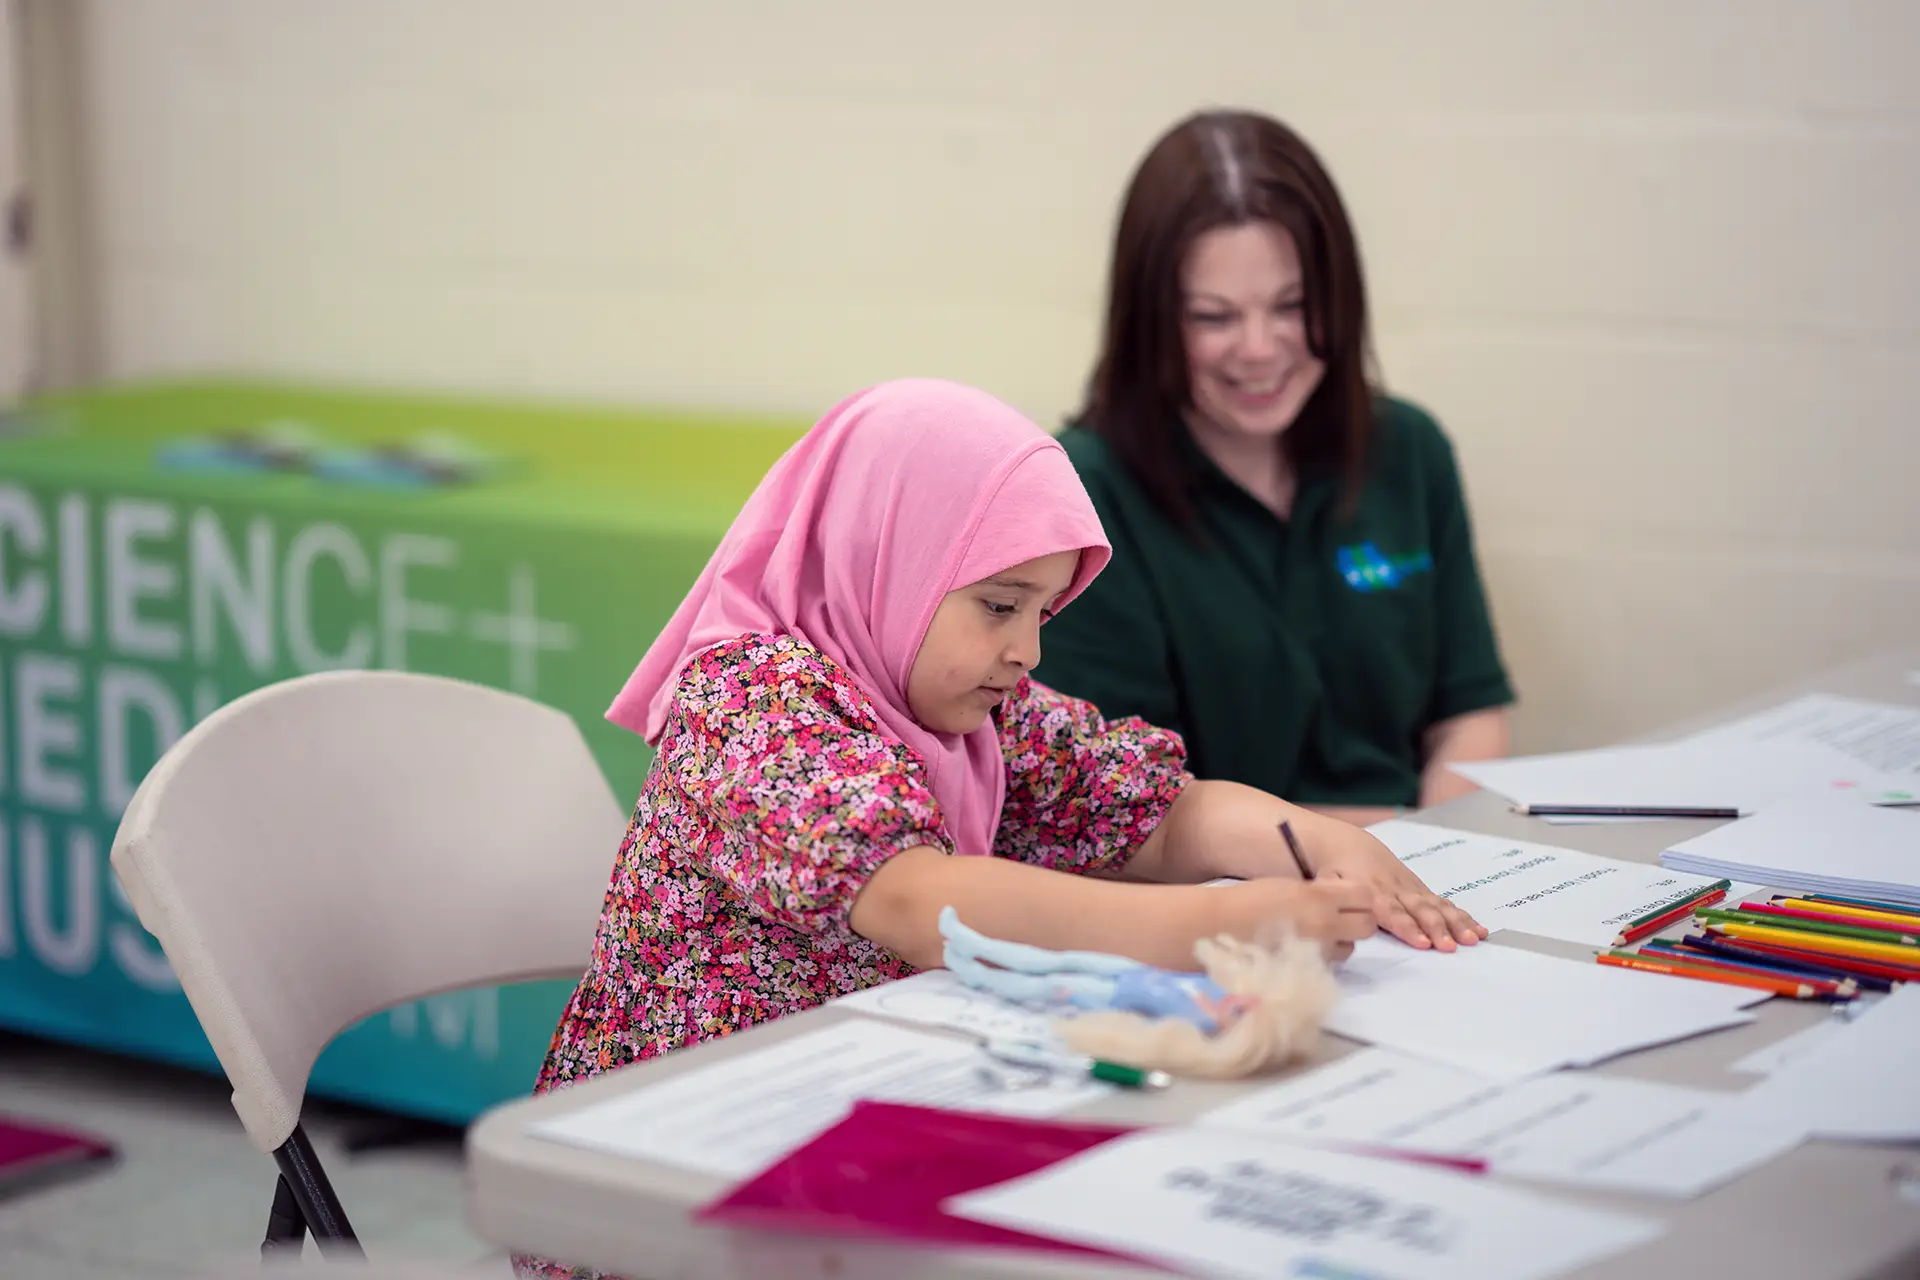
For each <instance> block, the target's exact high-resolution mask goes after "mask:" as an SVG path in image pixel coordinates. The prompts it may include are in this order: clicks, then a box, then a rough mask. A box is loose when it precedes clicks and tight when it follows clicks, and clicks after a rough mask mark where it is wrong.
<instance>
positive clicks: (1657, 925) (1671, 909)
mask: <svg viewBox="0 0 1920 1280" xmlns="http://www.w3.org/2000/svg"><path fill="white" fill-rule="evenodd" d="M1726 896H1727V882H1726V881H1724V880H1723V881H1721V882H1720V883H1719V884H1718V885H1715V886H1713V887H1711V888H1710V889H1708V890H1707V891H1706V892H1705V893H1702V894H1701V895H1700V896H1699V897H1697V898H1688V899H1687V900H1686V901H1684V902H1677V903H1669V904H1668V905H1666V906H1664V907H1662V908H1660V909H1659V910H1658V911H1655V912H1652V913H1651V914H1649V915H1644V916H1641V917H1640V918H1639V919H1638V920H1635V921H1633V922H1632V923H1630V924H1629V925H1627V927H1626V928H1624V929H1622V930H1621V931H1620V932H1619V933H1616V934H1614V935H1613V945H1614V946H1616V947H1624V946H1626V945H1627V944H1628V943H1630V942H1638V941H1640V939H1642V938H1644V937H1646V936H1647V935H1648V934H1650V933H1658V932H1660V931H1661V930H1662V929H1664V928H1666V927H1667V926H1668V925H1670V924H1679V923H1680V922H1681V921H1682V920H1685V919H1686V918H1687V917H1688V916H1690V915H1692V914H1693V913H1694V912H1696V911H1699V910H1701V909H1703V908H1705V907H1710V906H1712V905H1713V904H1714V903H1716V902H1718V901H1720V900H1721V899H1722V898H1724V897H1726Z"/></svg>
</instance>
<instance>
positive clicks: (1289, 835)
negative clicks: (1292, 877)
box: [1280, 818, 1313, 880]
mask: <svg viewBox="0 0 1920 1280" xmlns="http://www.w3.org/2000/svg"><path fill="white" fill-rule="evenodd" d="M1280 838H1281V839H1282V840H1285V841H1286V842H1287V852H1288V853H1290V854H1292V855H1293V865H1294V866H1296V867H1299V868H1300V878H1301V879H1302V880H1311V879H1313V868H1312V867H1310V866H1308V865H1307V855H1306V854H1304V853H1302V852H1300V842H1299V841H1298V840H1297V839H1295V838H1294V834H1293V824H1292V823H1291V822H1288V821H1287V820H1286V819H1285V818H1282V819H1280Z"/></svg>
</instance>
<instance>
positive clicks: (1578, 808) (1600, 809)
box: [1513, 804, 1740, 818]
mask: <svg viewBox="0 0 1920 1280" xmlns="http://www.w3.org/2000/svg"><path fill="white" fill-rule="evenodd" d="M1513 811H1514V812H1515V813H1518V814H1521V815H1523V816H1526V817H1530V818H1737V817H1739V816H1740V811H1739V810H1738V809H1714V808H1707V809H1702V808H1695V807H1691V806H1687V805H1634V804H1517V805H1515V806H1513Z"/></svg>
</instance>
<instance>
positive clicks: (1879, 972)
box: [1600, 893, 1920, 1000]
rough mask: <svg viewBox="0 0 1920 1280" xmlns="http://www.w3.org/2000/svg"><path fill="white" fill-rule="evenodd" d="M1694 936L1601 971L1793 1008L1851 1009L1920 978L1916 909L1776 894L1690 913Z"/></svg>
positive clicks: (1616, 957) (1622, 958) (1625, 955)
mask: <svg viewBox="0 0 1920 1280" xmlns="http://www.w3.org/2000/svg"><path fill="white" fill-rule="evenodd" d="M1693 918H1694V921H1695V922H1696V923H1697V924H1698V925H1699V926H1700V932H1698V933H1694V934H1690V935H1688V936H1687V937H1684V938H1682V939H1680V940H1679V941H1677V942H1667V941H1663V940H1660V939H1655V940H1653V941H1651V942H1648V943H1646V944H1645V945H1644V946H1643V947H1642V948H1641V949H1640V951H1638V952H1625V951H1613V952H1608V953H1606V954H1605V955H1602V956H1601V957H1600V961H1601V963H1603V964H1616V965H1619V966H1621V967H1623V968H1632V969H1644V970H1651V971H1653V972H1658V973H1670V974H1672V975H1674V976H1675V977H1682V978H1698V979H1701V980H1703V981H1708V982H1727V983H1731V984H1733V985H1735V986H1744V987H1752V988H1755V989H1758V990H1764V991H1770V992H1772V993H1773V994H1775V995H1782V996H1788V997H1791V998H1794V999H1800V1000H1851V999H1853V997H1854V996H1856V995H1858V994H1859V993H1860V992H1862V991H1890V990H1892V989H1893V984H1894V983H1896V982H1906V981H1909V980H1911V979H1915V978H1920V908H1916V907H1912V906H1907V905H1902V904H1899V903H1890V902H1874V901H1871V900H1869V899H1865V898H1841V897H1834V896H1831V895H1828V894H1815V893H1809V894H1802V895H1798V896H1795V895H1789V894H1775V895H1774V896H1773V898H1772V899H1771V900H1770V901H1768V902H1764V903H1762V902H1748V903H1744V904H1742V905H1741V906H1739V907H1734V908H1728V909H1724V910H1716V909H1706V910H1696V911H1695V912H1694V913H1693Z"/></svg>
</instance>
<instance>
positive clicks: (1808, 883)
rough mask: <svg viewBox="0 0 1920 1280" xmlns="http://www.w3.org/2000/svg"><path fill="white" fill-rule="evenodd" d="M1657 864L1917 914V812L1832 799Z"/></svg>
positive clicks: (1672, 852)
mask: <svg viewBox="0 0 1920 1280" xmlns="http://www.w3.org/2000/svg"><path fill="white" fill-rule="evenodd" d="M1660 861H1661V863H1662V864H1663V865H1665V866H1669V867H1672V868H1674V869H1675V870H1680V871H1692V872H1695V873H1696V874H1700V875H1712V876H1725V877H1728V878H1731V879H1742V880H1755V881H1758V882H1760V883H1762V884H1768V885H1772V886H1773V887H1774V888H1776V889H1790V890H1794V891H1797V892H1800V893H1831V894H1839V895H1841V896H1847V897H1862V898H1873V899H1884V900H1888V901H1894V902H1902V903H1906V904H1908V905H1910V906H1920V811H1916V810H1912V809H1888V808H1875V807H1873V806H1870V805H1860V804H1850V803H1848V802H1847V801H1845V800H1835V799H1823V800H1800V801H1795V802H1793V803H1790V804H1779V805H1774V806H1772V807H1770V808H1768V809H1767V810H1766V811H1765V812H1764V813H1757V814H1755V815H1754V816H1753V817H1751V818H1742V819H1740V820H1739V821H1738V822H1729V823H1727V824H1726V825H1724V826H1720V827H1715V828H1714V829H1713V830H1712V831H1709V832H1707V833H1705V834H1704V835H1698V836H1695V837H1693V838H1692V839H1691V840H1684V841H1682V842H1681V843H1679V844H1677V845H1675V846H1673V848H1671V849H1669V850H1667V851H1666V852H1665V853H1663V854H1661V855H1660Z"/></svg>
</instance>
